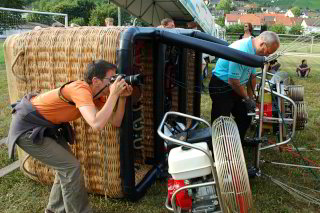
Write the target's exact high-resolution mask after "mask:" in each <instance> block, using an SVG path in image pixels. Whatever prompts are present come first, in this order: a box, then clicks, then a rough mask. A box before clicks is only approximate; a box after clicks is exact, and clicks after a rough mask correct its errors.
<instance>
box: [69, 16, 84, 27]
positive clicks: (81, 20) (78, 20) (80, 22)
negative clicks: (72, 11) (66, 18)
mask: <svg viewBox="0 0 320 213" xmlns="http://www.w3.org/2000/svg"><path fill="white" fill-rule="evenodd" d="M71 23H73V24H77V25H79V26H85V25H86V22H85V20H84V18H82V17H81V18H80V17H78V18H74V19H72V20H71V22H70V24H71Z"/></svg>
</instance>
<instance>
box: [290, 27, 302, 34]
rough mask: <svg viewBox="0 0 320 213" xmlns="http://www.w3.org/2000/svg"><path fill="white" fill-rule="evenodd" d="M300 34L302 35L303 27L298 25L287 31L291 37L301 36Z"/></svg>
mask: <svg viewBox="0 0 320 213" xmlns="http://www.w3.org/2000/svg"><path fill="white" fill-rule="evenodd" d="M302 33H303V27H302V26H301V25H299V24H296V25H294V26H292V27H291V29H290V30H289V34H293V35H301V34H302Z"/></svg>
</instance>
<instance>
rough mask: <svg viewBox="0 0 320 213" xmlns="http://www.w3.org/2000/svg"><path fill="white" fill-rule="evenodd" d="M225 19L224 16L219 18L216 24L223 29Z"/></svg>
mask: <svg viewBox="0 0 320 213" xmlns="http://www.w3.org/2000/svg"><path fill="white" fill-rule="evenodd" d="M224 23H225V18H224V16H220V17H219V18H217V20H216V24H217V25H219V26H221V27H224V26H225V24H224Z"/></svg>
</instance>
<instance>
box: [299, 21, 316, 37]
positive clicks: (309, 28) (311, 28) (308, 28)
mask: <svg viewBox="0 0 320 213" xmlns="http://www.w3.org/2000/svg"><path fill="white" fill-rule="evenodd" d="M301 26H302V27H303V29H304V33H305V34H308V33H315V32H318V33H319V32H320V18H306V19H304V20H303V21H302V23H301Z"/></svg>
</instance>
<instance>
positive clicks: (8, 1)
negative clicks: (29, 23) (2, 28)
mask: <svg viewBox="0 0 320 213" xmlns="http://www.w3.org/2000/svg"><path fill="white" fill-rule="evenodd" d="M25 5H26V4H25V2H24V1H23V0H1V2H0V7H6V8H15V9H22V8H23V6H25Z"/></svg>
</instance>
